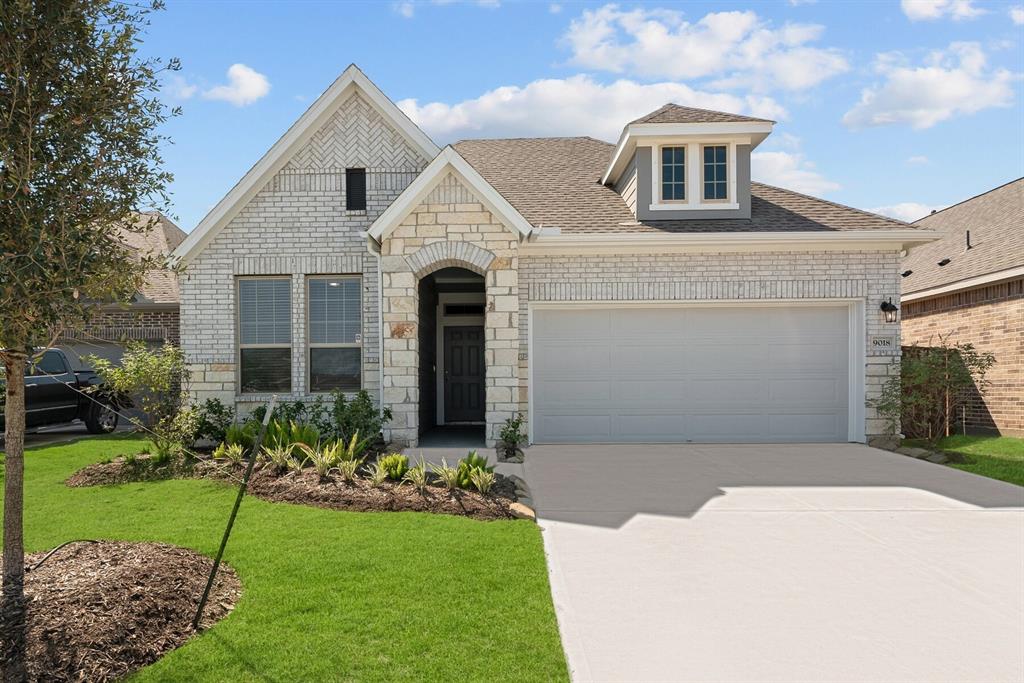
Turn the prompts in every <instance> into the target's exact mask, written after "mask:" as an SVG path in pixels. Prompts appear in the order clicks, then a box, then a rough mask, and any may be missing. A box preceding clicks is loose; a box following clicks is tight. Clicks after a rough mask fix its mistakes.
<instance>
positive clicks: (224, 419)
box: [196, 398, 252, 446]
mask: <svg viewBox="0 0 1024 683" xmlns="http://www.w3.org/2000/svg"><path fill="white" fill-rule="evenodd" d="M198 413H199V427H198V428H197V430H196V435H197V437H199V438H203V439H209V440H210V441H213V442H215V443H220V442H221V441H226V440H227V430H228V428H229V427H230V426H231V424H232V423H233V422H234V421H235V411H234V409H233V408H231V407H230V406H226V405H224V404H223V403H221V401H220V399H218V398H208V399H206V401H204V402H203V405H202V406H200V407H199V410H198ZM251 445H252V444H250V446H251Z"/></svg>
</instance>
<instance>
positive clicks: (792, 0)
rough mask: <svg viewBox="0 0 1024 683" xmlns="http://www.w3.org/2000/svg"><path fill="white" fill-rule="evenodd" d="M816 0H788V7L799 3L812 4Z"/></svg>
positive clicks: (797, 5) (816, 0)
mask: <svg viewBox="0 0 1024 683" xmlns="http://www.w3.org/2000/svg"><path fill="white" fill-rule="evenodd" d="M817 2H818V0H789V5H790V7H799V6H800V5H813V4H815V3H817Z"/></svg>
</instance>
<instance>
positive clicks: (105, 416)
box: [85, 403, 117, 434]
mask: <svg viewBox="0 0 1024 683" xmlns="http://www.w3.org/2000/svg"><path fill="white" fill-rule="evenodd" d="M85 428H86V429H88V430H89V433H90V434H109V433H110V432H112V431H114V430H115V429H116V428H117V413H116V412H115V411H114V409H113V408H111V407H110V406H108V405H107V404H106V403H93V404H92V407H91V408H89V413H88V414H87V415H86V416H85Z"/></svg>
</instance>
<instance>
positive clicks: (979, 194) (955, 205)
mask: <svg viewBox="0 0 1024 683" xmlns="http://www.w3.org/2000/svg"><path fill="white" fill-rule="evenodd" d="M1022 180H1024V176H1021V177H1020V178H1015V179H1013V180H1008V181H1006V182H1005V183H1003V184H1002V185H997V186H996V187H993V188H992V189H991V190H985V191H984V192H979V193H978V194H976V195H974V196H973V197H968V198H967V199H962V200H960V201H958V202H957V203H956V204H950V205H949V206H947V207H945V208H942V209H938V210H936V211H932V212H931V213H930V214H928V215H927V216H921V217H920V218H918V219H917V220H916V221H914V222H913V223H912V225H913V224H916V223H920V222H921V221H923V220H925V219H926V218H931V217H932V216H937V215H938V214H940V213H942V212H943V211H949V210H950V209H953V208H956V207H958V206H960V205H961V204H966V203H967V202H972V201H974V200H975V199H978V198H980V197H984V196H985V195H987V194H992V193H993V192H995V191H996V190H1001V189H1003V188H1004V187H1007V186H1008V185H1013V184H1014V183H1019V182H1020V181H1022Z"/></svg>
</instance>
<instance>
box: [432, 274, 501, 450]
mask: <svg viewBox="0 0 1024 683" xmlns="http://www.w3.org/2000/svg"><path fill="white" fill-rule="evenodd" d="M417 293H418V311H417V313H418V316H417V317H418V319H419V325H418V327H417V340H418V342H419V344H418V346H419V351H420V353H419V372H418V379H419V389H420V391H419V397H420V401H419V411H418V417H419V444H420V445H421V446H465V447H469V448H472V447H479V446H483V445H484V443H485V439H486V435H485V426H486V407H487V406H486V399H487V391H486V380H487V374H486V362H485V344H486V341H485V340H486V333H485V308H486V293H485V282H484V277H483V276H482V275H480V274H478V273H475V272H473V271H471V270H468V269H466V268H461V267H456V266H448V267H445V268H441V269H439V270H435V271H433V272H431V273H428V274H426V275H424V276H423V277H421V278H420V280H419V282H418V285H417Z"/></svg>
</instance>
